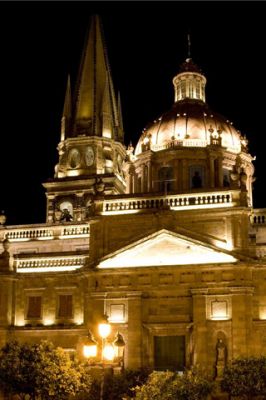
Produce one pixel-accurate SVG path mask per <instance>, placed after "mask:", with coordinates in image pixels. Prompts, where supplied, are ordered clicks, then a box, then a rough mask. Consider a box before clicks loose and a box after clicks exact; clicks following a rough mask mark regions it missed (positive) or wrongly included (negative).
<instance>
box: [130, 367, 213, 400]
mask: <svg viewBox="0 0 266 400" xmlns="http://www.w3.org/2000/svg"><path fill="white" fill-rule="evenodd" d="M211 390H212V383H211V382H210V381H209V380H208V379H206V378H205V377H204V376H203V375H202V374H201V373H200V372H199V371H198V370H196V369H194V370H188V371H185V372H184V374H183V375H180V374H178V373H175V372H170V371H166V372H152V373H151V374H150V376H149V378H148V380H147V382H146V384H144V385H142V386H137V387H136V388H135V389H134V391H135V399H136V400H174V399H178V400H201V399H205V398H206V397H207V396H208V394H209V393H210V392H211Z"/></svg>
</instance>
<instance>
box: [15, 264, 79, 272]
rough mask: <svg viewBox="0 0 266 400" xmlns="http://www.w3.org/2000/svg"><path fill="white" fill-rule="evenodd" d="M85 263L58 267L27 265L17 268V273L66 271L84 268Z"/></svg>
mask: <svg viewBox="0 0 266 400" xmlns="http://www.w3.org/2000/svg"><path fill="white" fill-rule="evenodd" d="M82 267H83V265H67V266H63V267H62V266H58V267H25V268H20V267H18V268H17V273H20V274H24V273H32V274H33V273H34V274H35V273H36V272H66V271H75V270H76V269H80V268H82Z"/></svg>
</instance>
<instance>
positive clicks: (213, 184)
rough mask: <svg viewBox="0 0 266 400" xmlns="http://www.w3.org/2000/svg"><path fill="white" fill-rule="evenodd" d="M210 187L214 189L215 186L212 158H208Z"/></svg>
mask: <svg viewBox="0 0 266 400" xmlns="http://www.w3.org/2000/svg"><path fill="white" fill-rule="evenodd" d="M209 179H210V183H209V184H210V187H211V188H214V186H215V177H214V158H213V157H210V178H209Z"/></svg>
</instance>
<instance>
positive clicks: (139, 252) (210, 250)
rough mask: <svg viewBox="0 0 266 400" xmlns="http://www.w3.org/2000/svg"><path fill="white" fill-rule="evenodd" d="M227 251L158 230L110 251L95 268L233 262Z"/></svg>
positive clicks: (234, 260) (234, 259)
mask: <svg viewBox="0 0 266 400" xmlns="http://www.w3.org/2000/svg"><path fill="white" fill-rule="evenodd" d="M236 261H237V259H236V258H235V257H233V256H232V255H230V254H229V253H228V252H225V251H223V250H220V249H218V248H215V247H214V246H210V245H208V244H205V243H203V242H200V241H198V240H193V239H191V238H188V237H185V236H183V235H180V234H177V233H174V232H170V231H167V230H165V229H163V230H160V231H158V232H156V233H154V234H152V235H149V236H147V237H145V238H143V239H141V240H138V241H137V242H134V243H131V244H130V245H128V246H126V247H124V248H122V249H120V250H118V251H116V252H115V253H112V254H109V255H108V256H106V257H104V259H102V261H101V262H100V263H99V265H98V268H128V267H147V266H160V265H188V264H189V265H193V264H215V263H232V262H236Z"/></svg>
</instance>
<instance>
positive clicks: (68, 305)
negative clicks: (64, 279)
mask: <svg viewBox="0 0 266 400" xmlns="http://www.w3.org/2000/svg"><path fill="white" fill-rule="evenodd" d="M58 303H59V304H58V318H72V317H73V296H72V294H60V295H59V297H58Z"/></svg>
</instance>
